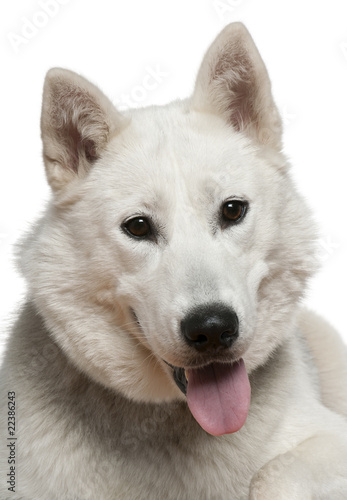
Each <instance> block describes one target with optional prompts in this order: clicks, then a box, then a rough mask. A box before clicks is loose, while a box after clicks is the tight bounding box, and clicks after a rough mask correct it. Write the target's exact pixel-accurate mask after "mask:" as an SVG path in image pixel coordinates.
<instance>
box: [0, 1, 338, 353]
mask: <svg viewBox="0 0 347 500" xmlns="http://www.w3.org/2000/svg"><path fill="white" fill-rule="evenodd" d="M44 5H45V6H46V7H45V8H44ZM48 8H49V9H50V13H49V14H45V9H46V10H47V9H48ZM0 19H1V78H0V85H1V93H0V97H1V119H0V123H1V135H0V137H1V141H2V142H1V163H0V169H1V170H0V172H1V177H0V278H1V279H0V336H2V338H4V336H5V332H6V329H7V326H8V324H9V323H10V319H9V318H10V316H9V315H10V312H11V311H14V310H15V308H16V306H17V304H18V303H19V302H20V301H21V299H22V296H23V294H24V292H25V288H24V284H23V282H22V281H21V279H20V278H19V277H18V275H17V274H16V273H15V271H14V267H13V264H12V257H11V255H12V254H13V248H12V245H13V243H14V241H16V239H17V238H18V236H19V235H20V234H21V233H22V232H23V230H25V229H26V228H27V227H29V225H30V222H32V221H33V220H34V219H35V217H36V216H37V215H38V213H40V210H41V209H42V207H43V206H44V200H46V199H47V198H48V197H49V189H48V187H47V186H46V181H45V177H44V170H43V163H42V160H41V143H40V129H39V119H40V107H41V92H42V84H43V79H44V75H45V72H46V71H47V70H48V69H49V68H50V67H52V66H62V67H66V68H69V69H72V70H74V71H77V72H79V73H81V74H83V75H84V76H86V77H87V78H89V79H90V80H92V81H94V82H95V83H97V84H98V85H99V86H100V87H101V88H102V89H103V90H104V91H105V93H106V94H107V95H108V96H109V97H110V98H111V99H112V100H113V101H114V102H115V103H118V104H119V105H120V106H123V107H124V105H125V104H126V101H129V99H130V100H131V103H132V105H141V106H144V105H148V104H152V103H153V104H161V103H165V102H167V101H170V100H172V99H175V98H177V97H182V98H183V97H185V96H187V95H189V93H190V92H191V91H192V88H193V84H194V79H195V76H196V73H197V70H198V67H199V64H200V62H201V58H202V56H203V54H204V52H205V50H206V49H207V47H208V45H209V44H210V43H211V41H212V40H213V38H214V37H215V36H216V35H217V34H218V32H219V31H220V30H221V29H222V28H223V27H224V26H225V25H226V24H228V23H229V22H232V21H242V22H244V23H245V24H246V26H247V27H248V29H249V30H250V32H251V34H252V35H253V38H254V39H255V41H256V43H257V45H258V47H259V49H260V52H261V54H262V56H263V58H264V60H265V63H266V65H267V67H268V70H269V73H270V77H271V79H272V82H273V90H274V95H275V99H276V102H277V104H278V107H279V109H280V111H281V113H282V115H283V117H284V123H285V134H284V144H285V152H286V154H287V155H288V157H289V158H290V160H291V162H292V164H293V175H294V176H295V178H296V181H297V184H298V186H299V187H300V190H301V191H302V192H303V194H304V195H305V196H306V198H307V200H308V202H309V204H310V206H311V207H312V209H313V211H314V212H315V214H316V218H317V221H318V223H319V227H320V229H321V234H322V236H321V240H320V241H321V245H320V246H321V260H322V262H323V265H324V267H323V270H322V271H321V272H320V273H319V274H318V275H317V277H316V278H315V279H314V280H313V281H312V284H311V288H310V291H309V293H308V295H307V299H306V303H307V304H308V306H309V307H311V308H312V309H314V310H316V311H317V312H319V313H321V314H323V315H324V316H325V317H326V318H327V319H328V320H329V321H330V322H331V323H332V324H333V325H334V326H335V327H337V328H338V329H339V330H340V332H341V333H342V335H343V336H344V339H345V340H347V329H346V323H347V321H346V315H345V313H346V311H345V310H344V307H346V297H347V293H346V281H347V279H346V278H347V272H346V271H347V265H346V244H347V236H346V201H345V198H346V196H345V194H346V175H345V169H346V164H347V161H346V160H347V148H346V144H347V122H346V119H347V96H346V89H347V23H346V21H347V3H346V2H345V0H335V1H334V2H327V1H326V0H325V1H321V0H318V1H317V0H305V1H304V2H303V1H301V0H291V1H278V0H277V1H276V0H263V1H259V0H190V1H189V0H188V1H187V0H175V1H174V2H165V1H162V0H146V1H144V0H131V1H129V2H125V1H124V2H119V1H118V2H116V1H114V2H111V1H108V0H98V1H94V2H93V1H88V0H59V2H58V0H35V1H33V0H16V2H2V3H1V6H0ZM35 25H36V26H35ZM38 25H40V27H37V26H38ZM23 35H24V36H23ZM20 37H22V38H20ZM148 68H150V69H148ZM158 69H159V70H160V71H161V73H165V76H161V77H159V78H158V82H157V85H156V86H155V85H153V86H154V87H155V88H153V89H152V90H146V89H145V87H144V85H143V82H144V81H146V75H147V74H148V72H149V71H153V70H158ZM144 79H145V80H144ZM159 80H160V81H159ZM151 82H152V83H153V80H151ZM0 350H1V348H0Z"/></svg>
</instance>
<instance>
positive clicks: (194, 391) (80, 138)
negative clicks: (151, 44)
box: [22, 24, 314, 434]
mask: <svg viewBox="0 0 347 500" xmlns="http://www.w3.org/2000/svg"><path fill="white" fill-rule="evenodd" d="M42 138H43V145H44V160H45V166H46V172H47V177H48V181H49V183H50V185H51V187H52V190H53V200H52V203H51V204H50V206H49V209H48V211H47V213H46V215H45V217H44V218H43V220H42V221H41V222H40V224H39V225H38V226H37V229H36V231H35V233H34V235H33V236H31V237H30V238H29V240H28V241H27V243H26V245H25V249H24V250H23V259H22V262H23V263H22V268H23V269H24V273H25V275H26V276H27V277H28V281H29V284H30V286H31V292H32V295H33V297H34V300H35V303H36V305H37V307H38V309H39V311H40V312H41V314H42V315H43V317H44V319H45V322H46V324H47V326H48V328H49V329H50V331H51V332H52V334H53V335H54V337H55V339H56V341H57V342H58V343H59V344H60V346H61V347H62V348H63V350H64V351H65V352H66V354H67V355H68V356H69V357H70V359H71V360H72V361H73V362H74V363H75V364H76V365H77V366H78V367H79V368H80V369H82V370H84V371H85V372H86V373H88V374H89V375H90V376H91V377H93V378H94V379H96V380H98V381H99V382H101V383H103V384H105V385H106V386H108V387H113V388H115V389H116V390H118V391H121V392H122V393H123V394H125V395H126V396H127V397H130V398H133V399H136V400H145V401H163V400H170V399H174V398H179V397H184V396H183V395H182V394H181V392H180V391H179V389H178V387H177V386H179V387H180V388H181V390H182V392H186V391H188V403H189V405H190V407H191V410H192V412H193V414H194V415H195V417H196V418H197V420H198V421H199V422H200V424H201V425H202V426H203V427H204V428H206V430H208V431H209V432H212V433H214V434H221V433H223V432H231V431H233V430H237V428H239V427H240V426H241V425H242V424H243V422H244V418H245V416H246V414H247V410H248V404H249V386H248V378H247V373H250V372H251V371H252V370H254V369H255V368H256V367H258V366H259V365H261V364H263V363H264V362H266V360H267V358H268V357H269V355H270V354H271V353H272V352H273V351H274V350H275V349H276V347H277V346H278V345H279V344H280V343H281V342H282V341H283V339H284V337H285V336H286V335H288V333H290V331H291V325H293V324H294V321H295V311H296V307H297V304H298V301H299V299H300V297H301V296H302V294H303V292H304V289H305V283H306V281H307V278H308V277H309V276H310V275H311V274H312V271H313V268H314V261H313V259H312V240H313V234H312V221H311V216H310V213H309V211H308V209H307V207H306V205H305V203H304V201H303V199H302V198H301V197H300V196H299V195H298V194H297V192H296V190H295V188H294V186H293V183H292V181H291V180H290V177H289V175H288V166H287V163H286V160H285V158H284V157H283V156H282V154H281V122H280V118H279V114H278V112H277V109H276V107H275V104H274V102H273V98H272V95H271V88H270V81H269V78H268V75H267V71H266V69H265V66H264V64H263V62H262V60H261V58H260V56H259V54H258V51H257V49H256V47H255V45H254V43H253V41H252V39H251V37H250V35H249V34H248V32H247V30H246V29H245V28H244V27H243V26H242V25H240V24H231V25H229V26H227V27H226V28H225V29H224V30H223V31H222V33H221V34H220V35H219V36H218V37H217V39H216V40H215V41H214V43H213V44H212V46H211V47H210V49H209V50H208V52H207V54H206V56H205V58H204V60H203V62H202V65H201V68H200V71H199V74H198V77H197V81H196V86H195V90H194V93H193V96H192V97H191V98H190V99H188V100H186V101H181V102H174V103H172V104H170V105H168V106H165V107H151V108H144V109H139V110H136V111H131V112H128V113H126V114H120V113H119V112H118V111H117V110H116V109H115V108H114V106H113V105H112V103H111V102H110V101H109V100H108V99H107V98H106V97H105V96H104V95H103V94H102V93H101V92H100V90H99V89H97V88H96V87H95V86H94V85H92V84H91V83H89V82H87V81H86V80H85V79H84V78H82V77H80V76H78V75H76V74H74V73H72V72H69V71H66V70H60V69H53V70H51V71H50V72H49V73H48V75H47V78H46V82H45V87H44V96H43V111H42ZM187 378H188V384H187ZM224 393H225V394H227V396H223V397H222V396H221V394H224ZM202 400H203V401H205V403H204V404H205V406H206V407H203V404H202V403H201V401H202ZM218 401H219V402H218ZM212 407H214V408H217V410H213V409H211V408H212ZM230 408H232V409H233V411H234V413H235V414H237V415H236V417H235V416H234V417H233V418H231V419H230V418H229V419H228V417H225V415H224V413H227V412H229V413H232V412H231V411H230ZM209 412H210V413H209ZM216 412H217V413H218V412H219V414H223V417H222V419H223V421H224V423H220V422H218V418H219V417H218V415H217V414H216ZM225 421H227V422H226V423H225ZM223 426H224V427H223Z"/></svg>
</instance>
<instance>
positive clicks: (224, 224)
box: [220, 198, 249, 229]
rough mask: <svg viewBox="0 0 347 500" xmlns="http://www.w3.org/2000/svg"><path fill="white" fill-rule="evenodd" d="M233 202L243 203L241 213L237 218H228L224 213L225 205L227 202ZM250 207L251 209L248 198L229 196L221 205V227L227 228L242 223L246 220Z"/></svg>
mask: <svg viewBox="0 0 347 500" xmlns="http://www.w3.org/2000/svg"><path fill="white" fill-rule="evenodd" d="M231 202H235V203H236V202H238V203H240V204H241V205H242V212H241V215H240V216H239V217H238V218H237V219H235V220H231V219H228V218H227V217H225V215H224V213H223V210H224V207H225V205H226V204H227V203H231ZM248 209H249V203H248V201H246V200H242V199H239V198H228V199H227V200H224V201H223V203H222V204H221V207H220V219H221V228H222V229H226V228H228V227H230V226H235V225H237V224H240V223H241V222H242V221H243V220H244V218H245V215H246V213H247V212H248Z"/></svg>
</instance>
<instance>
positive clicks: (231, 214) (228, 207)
mask: <svg viewBox="0 0 347 500" xmlns="http://www.w3.org/2000/svg"><path fill="white" fill-rule="evenodd" d="M246 210H247V203H246V202H244V201H241V200H230V201H227V202H226V203H224V205H223V207H222V220H223V223H224V225H228V224H230V223H234V224H235V223H236V222H239V221H240V220H241V219H242V218H243V216H244V215H245V213H246Z"/></svg>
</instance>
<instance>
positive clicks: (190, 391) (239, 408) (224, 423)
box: [187, 359, 251, 436]
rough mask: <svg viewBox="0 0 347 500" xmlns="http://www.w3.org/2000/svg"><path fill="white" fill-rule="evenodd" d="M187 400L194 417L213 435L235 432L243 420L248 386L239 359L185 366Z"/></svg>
mask: <svg viewBox="0 0 347 500" xmlns="http://www.w3.org/2000/svg"><path fill="white" fill-rule="evenodd" d="M187 376H188V388H187V401H188V406H189V408H190V411H191V412H192V414H193V416H194V418H195V420H197V422H198V423H199V424H200V425H201V427H202V428H203V429H205V431H206V432H209V433H210V434H213V435H214V436H220V435H222V434H230V433H231V432H236V431H238V430H239V429H241V427H242V426H243V424H244V423H245V421H246V418H247V413H248V409H249V404H250V399H251V387H250V384H249V380H248V375H247V372H246V367H245V364H244V362H243V360H242V359H241V360H240V361H238V362H237V363H234V364H232V365H229V364H221V363H212V364H211V365H208V366H205V367H204V368H197V369H194V370H187Z"/></svg>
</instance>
